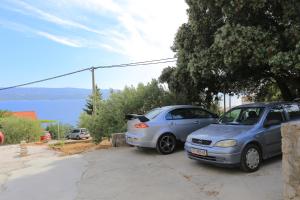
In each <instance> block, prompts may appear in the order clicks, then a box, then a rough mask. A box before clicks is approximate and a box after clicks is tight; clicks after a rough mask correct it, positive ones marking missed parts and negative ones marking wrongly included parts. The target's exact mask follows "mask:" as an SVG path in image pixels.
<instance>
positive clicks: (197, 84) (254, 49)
mask: <svg viewBox="0 0 300 200" xmlns="http://www.w3.org/2000/svg"><path fill="white" fill-rule="evenodd" d="M186 2H187V4H188V6H189V8H188V10H187V13H188V22H187V23H185V24H183V25H182V26H181V27H180V28H179V30H178V32H177V34H176V37H175V41H174V45H173V47H172V49H173V51H174V52H175V53H176V56H177V58H178V60H177V65H176V67H168V68H166V69H164V71H163V73H162V75H161V77H160V81H162V82H166V83H168V86H169V88H170V90H171V91H175V92H177V93H181V94H184V95H186V96H187V98H188V99H189V100H190V101H191V102H196V103H199V104H210V102H211V101H212V100H213V98H214V97H216V95H217V94H218V93H219V92H234V93H239V94H240V93H246V94H255V95H256V96H258V97H259V98H260V99H263V97H262V96H263V95H270V94H268V92H272V91H279V93H280V94H279V96H280V98H282V99H284V100H293V99H294V98H295V97H299V93H300V1H299V0H255V1H252V0H209V1H207V0H186ZM268 88H273V89H268ZM276 95H278V93H276ZM271 98H272V97H271Z"/></svg>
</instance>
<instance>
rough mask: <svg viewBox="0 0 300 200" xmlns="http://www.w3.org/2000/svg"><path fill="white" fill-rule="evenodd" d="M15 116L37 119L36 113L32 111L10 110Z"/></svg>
mask: <svg viewBox="0 0 300 200" xmlns="http://www.w3.org/2000/svg"><path fill="white" fill-rule="evenodd" d="M11 114H12V115H13V116H15V117H21V118H26V119H32V120H37V119H38V118H37V114H36V112H34V111H23V112H12V113H11Z"/></svg>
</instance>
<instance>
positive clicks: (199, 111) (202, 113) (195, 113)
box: [191, 108, 212, 119]
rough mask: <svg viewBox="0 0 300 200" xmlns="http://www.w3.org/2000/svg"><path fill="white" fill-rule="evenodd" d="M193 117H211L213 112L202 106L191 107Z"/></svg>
mask: <svg viewBox="0 0 300 200" xmlns="http://www.w3.org/2000/svg"><path fill="white" fill-rule="evenodd" d="M191 114H192V119H194V118H195V119H199V118H210V117H212V114H211V113H209V112H207V111H206V110H203V109H201V108H191Z"/></svg>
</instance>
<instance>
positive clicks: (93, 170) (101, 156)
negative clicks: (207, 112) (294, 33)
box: [0, 145, 282, 200]
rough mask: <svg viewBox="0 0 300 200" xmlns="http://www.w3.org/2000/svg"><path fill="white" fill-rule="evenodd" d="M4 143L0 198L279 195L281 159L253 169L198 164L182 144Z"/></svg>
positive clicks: (267, 198)
mask: <svg viewBox="0 0 300 200" xmlns="http://www.w3.org/2000/svg"><path fill="white" fill-rule="evenodd" d="M29 154H30V155H29V156H28V157H24V158H19V157H18V146H14V145H12V146H4V147H0V158H1V160H0V199H1V200H6V199H7V200H8V199H22V200H27V199H28V200H35V199H39V200H40V199H43V200H44V199H45V200H48V199H49V200H50V199H51V200H52V199H56V200H60V199H61V200H69V199H70V200H73V199H76V200H85V199H86V200H87V199H89V200H90V199H91V200H96V199H97V200H101V199H103V200H127V199H128V200H129V199H130V200H140V199H143V200H147V199H149V200H150V199H151V200H152V199H155V200H166V199H172V200H181V199H188V200H194V199H195V200H196V199H197V200H199V199H205V200H206V199H208V200H209V199H214V200H217V199H222V200H240V199H243V200H248V199H249V200H250V199H251V200H252V199H256V200H279V199H282V185H281V184H282V177H281V159H280V158H275V159H272V160H270V161H268V162H266V163H265V164H264V165H263V166H262V168H261V169H260V170H259V171H258V172H255V173H251V174H247V173H244V172H241V171H240V170H239V169H223V168H219V167H213V166H208V165H204V164H200V163H198V162H196V161H193V160H190V159H188V158H186V157H185V155H184V152H183V151H182V150H180V151H177V152H176V153H174V154H172V155H166V156H163V155H158V154H157V153H156V152H155V151H153V150H143V151H140V150H137V149H135V148H129V147H124V148H112V149H108V150H104V149H103V150H96V151H92V152H88V153H85V154H80V155H73V156H64V157H61V156H59V155H58V154H56V153H55V152H53V151H51V150H48V149H47V148H46V147H40V146H38V147H29Z"/></svg>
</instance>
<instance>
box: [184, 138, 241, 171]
mask: <svg viewBox="0 0 300 200" xmlns="http://www.w3.org/2000/svg"><path fill="white" fill-rule="evenodd" d="M184 148H185V151H186V154H187V156H188V157H189V158H190V159H193V160H199V161H201V162H205V163H210V164H216V165H239V163H240V161H241V153H240V152H239V151H238V152H237V151H236V150H235V149H234V148H231V147H229V148H221V147H210V146H200V145H194V144H192V143H188V142H186V143H185V145H184ZM192 148H194V149H201V150H205V151H206V152H207V155H206V156H200V155H196V154H193V153H192V150H191V149H192Z"/></svg>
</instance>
